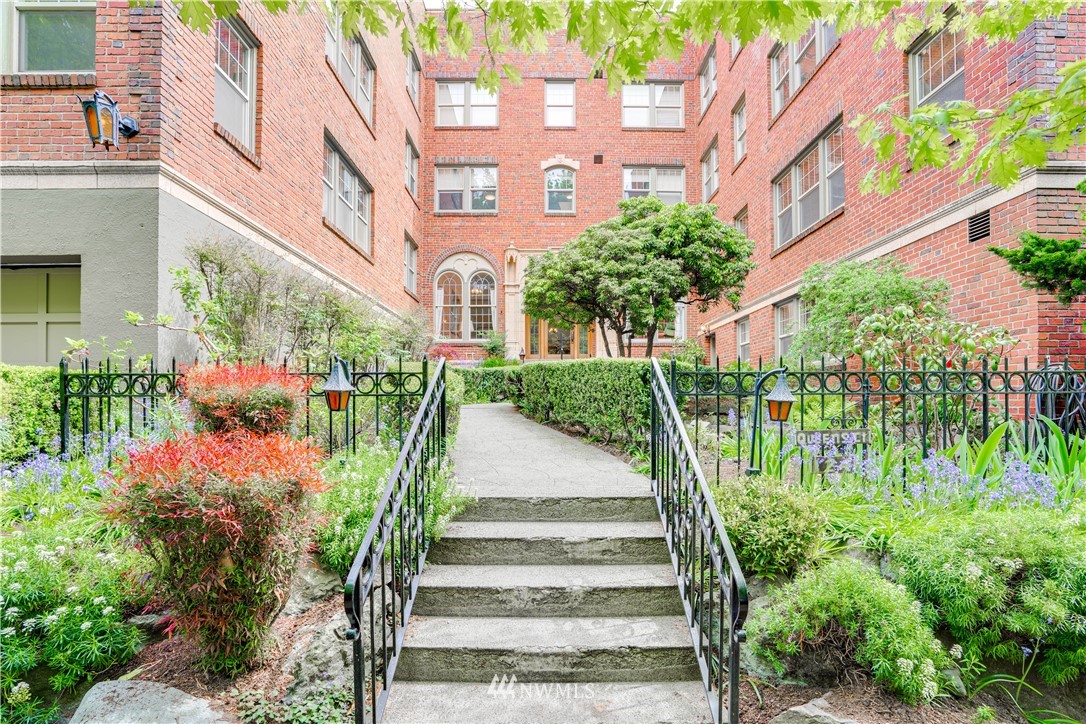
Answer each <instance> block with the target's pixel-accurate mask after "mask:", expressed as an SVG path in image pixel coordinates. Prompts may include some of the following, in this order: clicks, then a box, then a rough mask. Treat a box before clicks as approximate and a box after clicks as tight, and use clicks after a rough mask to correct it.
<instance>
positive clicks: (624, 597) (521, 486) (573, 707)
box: [384, 405, 709, 724]
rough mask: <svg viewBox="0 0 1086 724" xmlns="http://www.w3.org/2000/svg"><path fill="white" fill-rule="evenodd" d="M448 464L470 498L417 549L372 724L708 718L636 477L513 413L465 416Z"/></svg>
mask: <svg viewBox="0 0 1086 724" xmlns="http://www.w3.org/2000/svg"><path fill="white" fill-rule="evenodd" d="M452 459H453V463H454V465H455V468H456V473H457V477H458V478H459V480H460V482H461V484H463V485H466V486H467V487H468V488H469V489H471V490H472V492H474V493H475V494H476V495H477V496H478V502H477V503H476V504H475V505H473V506H472V507H470V508H469V509H468V510H467V511H465V513H464V514H463V515H461V516H460V517H459V518H458V519H457V520H456V521H454V522H453V523H451V524H450V526H449V529H448V530H447V532H446V534H445V536H444V537H443V538H442V539H441V541H440V542H438V543H437V544H436V545H435V546H434V548H433V549H432V550H431V552H430V556H429V558H428V559H427V565H426V569H425V571H424V572H423V575H422V580H421V583H420V587H419V593H418V598H417V599H416V603H415V613H414V615H413V616H412V619H411V623H410V625H409V626H408V630H407V635H406V637H405V642H404V650H403V654H402V657H401V659H400V664H399V667H398V669H397V671H396V679H395V682H394V683H393V686H392V690H391V695H390V698H389V702H388V707H387V708H386V710H385V719H384V720H385V721H386V722H413V723H419V722H425V723H430V722H433V723H435V724H436V723H437V722H441V723H442V724H445V723H447V722H448V723H452V722H472V723H473V724H486V723H488V722H517V723H518V724H519V723H527V722H563V723H574V722H637V723H638V724H642V723H644V722H702V721H708V720H709V708H708V704H707V703H706V699H705V692H704V689H703V688H702V684H701V679H700V676H699V672H698V666H697V661H696V659H695V657H694V652H693V647H692V643H691V640H690V632H689V629H688V627H687V625H686V620H685V619H684V617H683V615H682V612H683V609H682V603H681V601H680V600H679V594H678V589H677V587H676V583H675V576H674V573H673V572H672V570H671V563H670V558H669V556H668V553H667V548H666V546H665V544H664V538H663V529H662V528H661V526H660V522H659V517H658V516H657V513H656V508H655V505H654V502H653V499H652V497H651V491H650V488H649V481H648V479H647V478H645V477H644V476H642V475H638V474H636V473H634V472H633V471H632V470H631V469H630V467H629V466H628V465H627V464H625V463H624V462H622V461H621V460H619V459H617V458H615V457H613V456H611V455H609V454H607V453H605V452H603V451H602V450H599V449H597V448H594V447H592V446H590V445H587V444H585V443H582V442H579V441H578V440H575V439H573V438H571V437H568V436H566V435H563V434H562V433H559V432H556V431H554V430H551V429H550V428H547V427H544V426H542V425H538V424H536V423H534V422H531V421H530V420H527V419H525V418H524V417H522V416H521V415H520V414H519V413H517V412H516V410H514V409H513V407H512V406H511V405H469V406H465V407H464V408H463V411H462V413H461V421H460V431H459V434H458V436H457V441H456V446H455V448H454V450H453V452H452ZM514 677H515V678H514ZM503 682H504V683H503Z"/></svg>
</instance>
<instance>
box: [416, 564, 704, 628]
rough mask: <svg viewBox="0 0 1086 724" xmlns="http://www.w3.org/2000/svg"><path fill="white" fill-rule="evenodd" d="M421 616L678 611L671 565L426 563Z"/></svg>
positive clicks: (418, 603)
mask: <svg viewBox="0 0 1086 724" xmlns="http://www.w3.org/2000/svg"><path fill="white" fill-rule="evenodd" d="M414 610H415V613H417V614H419V615H422V616H517V617H519V616H533V617H542V616H577V617H594V616H598V617H604V616H611V617H614V616H639V615H641V616H644V615H653V616H680V615H682V613H683V607H682V602H681V601H680V600H679V597H678V596H676V595H675V574H674V573H672V570H671V566H670V565H669V564H655V565H611V566H607V565H581V566H531V565H525V566H515V565H509V566H498V565H483V566H459V565H433V566H427V567H426V569H425V571H423V574H422V581H421V583H420V585H419V592H418V598H416V599H415V608H414Z"/></svg>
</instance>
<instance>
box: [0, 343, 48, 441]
mask: <svg viewBox="0 0 1086 724" xmlns="http://www.w3.org/2000/svg"><path fill="white" fill-rule="evenodd" d="M59 434H60V371H59V370H58V369H57V368H56V367H23V366H16V365H6V364H0V460H2V461H4V462H17V461H19V460H23V459H25V458H27V457H29V456H30V455H32V454H33V453H34V450H35V449H36V448H43V447H45V446H47V445H48V444H49V443H50V442H51V441H52V440H53V438H54V437H56V436H57V435H59Z"/></svg>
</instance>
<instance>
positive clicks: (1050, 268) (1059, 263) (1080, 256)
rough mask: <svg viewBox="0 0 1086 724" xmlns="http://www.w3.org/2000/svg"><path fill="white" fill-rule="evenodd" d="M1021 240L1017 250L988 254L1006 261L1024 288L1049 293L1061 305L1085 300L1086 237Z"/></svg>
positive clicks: (1030, 234) (994, 250) (1027, 236)
mask: <svg viewBox="0 0 1086 724" xmlns="http://www.w3.org/2000/svg"><path fill="white" fill-rule="evenodd" d="M1018 238H1019V240H1020V241H1021V242H1022V244H1021V246H1019V247H1018V248H1016V249H1003V248H1000V247H996V246H990V247H988V250H989V251H991V252H992V253H993V254H995V255H996V256H1000V257H1003V258H1004V259H1006V260H1007V262H1008V263H1009V264H1010V266H1011V269H1012V270H1014V271H1015V272H1016V273H1017V274H1019V275H1021V276H1022V283H1023V285H1025V286H1026V287H1027V288H1030V289H1040V290H1042V291H1045V292H1048V293H1049V294H1052V295H1054V296H1055V297H1056V299H1057V300H1058V301H1059V302H1060V303H1061V304H1071V302H1073V301H1075V299H1076V298H1078V297H1082V296H1086V236H1080V237H1079V238H1077V239H1052V238H1048V237H1044V236H1040V235H1039V234H1035V233H1034V232H1032V231H1025V232H1023V233H1022V234H1020V235H1019V237H1018Z"/></svg>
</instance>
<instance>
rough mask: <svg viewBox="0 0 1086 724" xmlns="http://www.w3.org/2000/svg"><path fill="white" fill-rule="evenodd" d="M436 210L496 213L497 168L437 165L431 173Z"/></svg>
mask: <svg viewBox="0 0 1086 724" xmlns="http://www.w3.org/2000/svg"><path fill="white" fill-rule="evenodd" d="M434 195H435V199H434V204H435V208H436V209H437V211H497V210H498V167H497V166H439V167H437V168H436V169H435V171H434Z"/></svg>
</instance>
